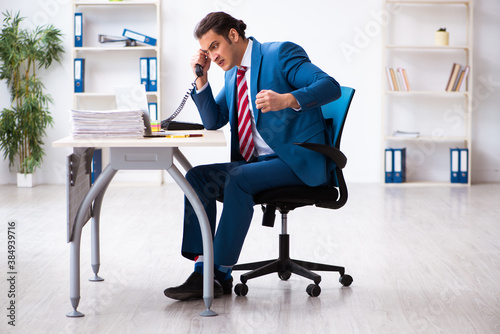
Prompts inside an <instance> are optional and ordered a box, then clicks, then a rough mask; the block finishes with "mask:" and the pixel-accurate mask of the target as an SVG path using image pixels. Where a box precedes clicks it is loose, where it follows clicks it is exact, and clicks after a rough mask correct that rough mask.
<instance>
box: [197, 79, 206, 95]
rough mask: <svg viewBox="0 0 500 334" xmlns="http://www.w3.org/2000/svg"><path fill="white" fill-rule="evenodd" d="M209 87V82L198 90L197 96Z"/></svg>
mask: <svg viewBox="0 0 500 334" xmlns="http://www.w3.org/2000/svg"><path fill="white" fill-rule="evenodd" d="M207 87H208V81H207V82H206V83H205V84H204V85H203V87H201V88H200V89H197V90H196V94H200V93H201V92H203V91H204V90H205V88H207Z"/></svg>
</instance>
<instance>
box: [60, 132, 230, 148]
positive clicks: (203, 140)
mask: <svg viewBox="0 0 500 334" xmlns="http://www.w3.org/2000/svg"><path fill="white" fill-rule="evenodd" d="M168 134H172V135H174V136H177V135H188V134H202V135H203V136H202V137H186V138H166V137H152V138H99V137H95V138H73V136H68V137H65V138H62V139H59V140H56V141H55V142H53V143H52V147H187V146H226V138H225V136H224V133H223V132H222V131H221V130H216V131H213V130H196V131H168Z"/></svg>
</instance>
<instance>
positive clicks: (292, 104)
mask: <svg viewBox="0 0 500 334" xmlns="http://www.w3.org/2000/svg"><path fill="white" fill-rule="evenodd" d="M255 106H256V107H257V109H260V110H261V111H262V112H264V113H265V112H268V111H278V110H282V109H285V108H295V109H300V105H299V103H298V102H297V100H296V99H295V97H294V96H293V95H292V94H290V93H286V94H278V93H276V92H273V91H272V90H261V91H260V92H259V93H258V94H257V96H256V98H255Z"/></svg>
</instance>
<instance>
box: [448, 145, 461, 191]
mask: <svg viewBox="0 0 500 334" xmlns="http://www.w3.org/2000/svg"><path fill="white" fill-rule="evenodd" d="M459 166H460V150H459V149H458V148H450V182H451V183H459V176H458V174H459Z"/></svg>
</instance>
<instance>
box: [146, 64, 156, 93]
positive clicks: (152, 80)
mask: <svg viewBox="0 0 500 334" xmlns="http://www.w3.org/2000/svg"><path fill="white" fill-rule="evenodd" d="M156 67H157V61H156V57H150V58H149V66H148V71H149V73H148V74H149V85H148V88H149V89H148V91H150V92H156V91H158V85H157V82H158V81H157V79H156V77H157V69H156Z"/></svg>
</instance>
